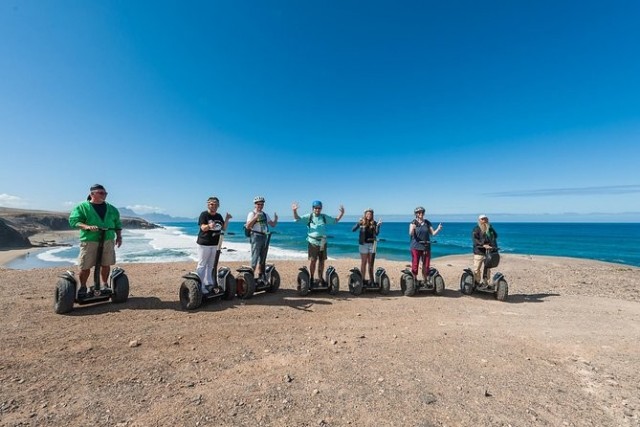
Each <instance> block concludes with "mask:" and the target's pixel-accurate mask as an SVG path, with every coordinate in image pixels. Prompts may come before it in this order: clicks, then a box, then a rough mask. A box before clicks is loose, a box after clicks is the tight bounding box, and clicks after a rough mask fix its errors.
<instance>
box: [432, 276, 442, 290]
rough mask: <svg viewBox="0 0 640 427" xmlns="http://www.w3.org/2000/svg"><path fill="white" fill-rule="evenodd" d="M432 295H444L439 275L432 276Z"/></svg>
mask: <svg viewBox="0 0 640 427" xmlns="http://www.w3.org/2000/svg"><path fill="white" fill-rule="evenodd" d="M433 283H434V286H433V293H434V294H436V295H442V294H443V293H444V279H443V278H442V276H441V275H439V274H436V275H435V276H433Z"/></svg>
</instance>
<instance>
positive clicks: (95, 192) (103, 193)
mask: <svg viewBox="0 0 640 427" xmlns="http://www.w3.org/2000/svg"><path fill="white" fill-rule="evenodd" d="M92 193H93V194H101V195H103V196H106V195H107V194H109V193H107V192H106V191H102V190H100V191H92Z"/></svg>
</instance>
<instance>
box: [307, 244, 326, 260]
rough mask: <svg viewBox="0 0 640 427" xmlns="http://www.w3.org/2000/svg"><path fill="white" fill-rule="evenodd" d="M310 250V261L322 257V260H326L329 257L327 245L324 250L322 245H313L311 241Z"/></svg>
mask: <svg viewBox="0 0 640 427" xmlns="http://www.w3.org/2000/svg"><path fill="white" fill-rule="evenodd" d="M307 249H308V251H309V261H313V260H315V259H318V258H319V259H320V260H321V261H324V260H326V259H327V246H326V245H325V247H324V250H322V248H321V247H320V246H316V245H312V244H311V243H309V246H308V248H307Z"/></svg>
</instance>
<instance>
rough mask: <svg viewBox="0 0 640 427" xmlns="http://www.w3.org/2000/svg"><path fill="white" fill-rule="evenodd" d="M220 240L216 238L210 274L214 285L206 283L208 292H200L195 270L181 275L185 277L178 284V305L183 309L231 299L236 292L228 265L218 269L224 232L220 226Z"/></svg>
mask: <svg viewBox="0 0 640 427" xmlns="http://www.w3.org/2000/svg"><path fill="white" fill-rule="evenodd" d="M217 232H218V233H220V240H218V249H217V251H216V258H215V260H214V261H213V272H212V274H213V275H214V276H215V277H216V284H215V285H208V286H207V287H206V288H207V291H208V293H206V294H203V293H202V287H201V286H202V281H201V280H200V276H198V274H197V273H195V272H190V273H187V274H185V275H184V276H182V278H183V279H185V281H184V282H182V284H181V285H180V291H179V294H180V305H181V306H182V308H183V309H184V310H195V309H196V308H198V307H200V306H201V305H202V303H203V302H204V301H207V300H212V299H217V298H222V299H224V300H230V299H233V297H234V296H235V294H236V281H235V280H234V279H233V275H232V274H230V273H231V269H230V268H229V267H220V269H218V260H219V259H220V250H221V249H222V241H223V240H224V239H223V238H224V232H223V231H222V226H221V227H220V230H218V231H217Z"/></svg>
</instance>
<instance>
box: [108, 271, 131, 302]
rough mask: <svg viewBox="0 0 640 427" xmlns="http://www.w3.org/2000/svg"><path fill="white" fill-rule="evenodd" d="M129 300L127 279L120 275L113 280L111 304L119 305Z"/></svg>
mask: <svg viewBox="0 0 640 427" xmlns="http://www.w3.org/2000/svg"><path fill="white" fill-rule="evenodd" d="M128 299H129V278H128V277H127V275H126V274H124V273H123V274H121V275H119V276H118V277H116V278H115V279H113V294H112V295H111V302H113V303H116V304H119V303H123V302H126V301H127V300H128Z"/></svg>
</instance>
